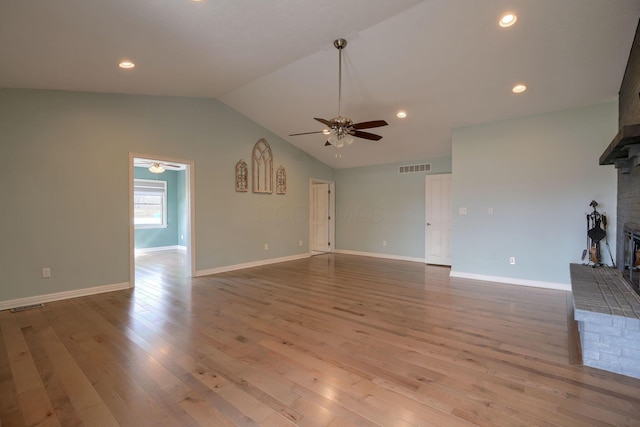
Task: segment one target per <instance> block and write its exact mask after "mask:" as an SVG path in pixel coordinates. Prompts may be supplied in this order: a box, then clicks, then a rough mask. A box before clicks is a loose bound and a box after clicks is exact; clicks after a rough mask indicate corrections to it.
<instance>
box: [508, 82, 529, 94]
mask: <svg viewBox="0 0 640 427" xmlns="http://www.w3.org/2000/svg"><path fill="white" fill-rule="evenodd" d="M525 90H527V86H526V85H523V84H517V85H515V86H514V87H513V89H511V92H513V93H522V92H524V91H525Z"/></svg>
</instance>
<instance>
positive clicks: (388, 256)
mask: <svg viewBox="0 0 640 427" xmlns="http://www.w3.org/2000/svg"><path fill="white" fill-rule="evenodd" d="M335 253H337V254H345V255H358V256H368V257H373V258H385V259H395V260H398V261H411V262H421V263H423V264H424V258H416V257H410V256H403V255H392V254H379V253H375V252H360V251H348V250H345V249H336V250H335Z"/></svg>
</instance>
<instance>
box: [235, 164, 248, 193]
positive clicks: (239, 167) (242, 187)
mask: <svg viewBox="0 0 640 427" xmlns="http://www.w3.org/2000/svg"><path fill="white" fill-rule="evenodd" d="M248 175H249V169H248V168H247V164H246V163H245V162H244V160H240V161H239V162H238V163H236V191H240V192H246V191H247V190H248V189H249V182H248Z"/></svg>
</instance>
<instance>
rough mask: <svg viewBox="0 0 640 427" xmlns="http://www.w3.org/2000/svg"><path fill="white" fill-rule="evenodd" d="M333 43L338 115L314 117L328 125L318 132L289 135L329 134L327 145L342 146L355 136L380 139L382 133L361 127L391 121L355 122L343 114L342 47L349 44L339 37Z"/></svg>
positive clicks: (379, 124)
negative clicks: (335, 52) (321, 117)
mask: <svg viewBox="0 0 640 427" xmlns="http://www.w3.org/2000/svg"><path fill="white" fill-rule="evenodd" d="M333 45H334V46H335V48H336V49H338V115H337V116H336V117H334V118H332V119H331V120H326V119H320V118H317V117H314V120H317V121H319V122H320V123H322V124H323V125H325V126H327V128H326V129H324V130H320V131H317V132H303V133H294V134H291V135H289V136H298V135H310V134H314V133H324V134H325V135H328V139H327V142H326V143H325V144H324V145H325V147H326V146H328V145H335V146H336V147H338V148H340V147H343V146H344V145H345V144H347V145H349V144H351V143H352V142H353V137H356V138H363V139H368V140H371V141H379V140H381V139H382V137H381V136H380V135H376V134H373V133H369V132H362V130H361V129H371V128H377V127H381V126H387V125H388V124H389V123H387V122H385V121H384V120H372V121H369V122H360V123H353V121H352V120H351V119H350V118H348V117H344V116H343V115H342V49H344V48H345V47H346V46H347V41H346V40H345V39H337V40H335V41H334V42H333Z"/></svg>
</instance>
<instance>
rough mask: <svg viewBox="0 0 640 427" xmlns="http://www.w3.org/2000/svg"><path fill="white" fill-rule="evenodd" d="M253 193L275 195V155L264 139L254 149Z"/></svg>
mask: <svg viewBox="0 0 640 427" xmlns="http://www.w3.org/2000/svg"><path fill="white" fill-rule="evenodd" d="M252 157H253V169H252V170H253V192H254V193H269V194H271V193H273V153H272V152H271V147H269V144H268V143H267V141H266V140H265V139H264V138H260V139H259V140H258V142H256V145H255V146H254V147H253V156H252Z"/></svg>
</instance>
